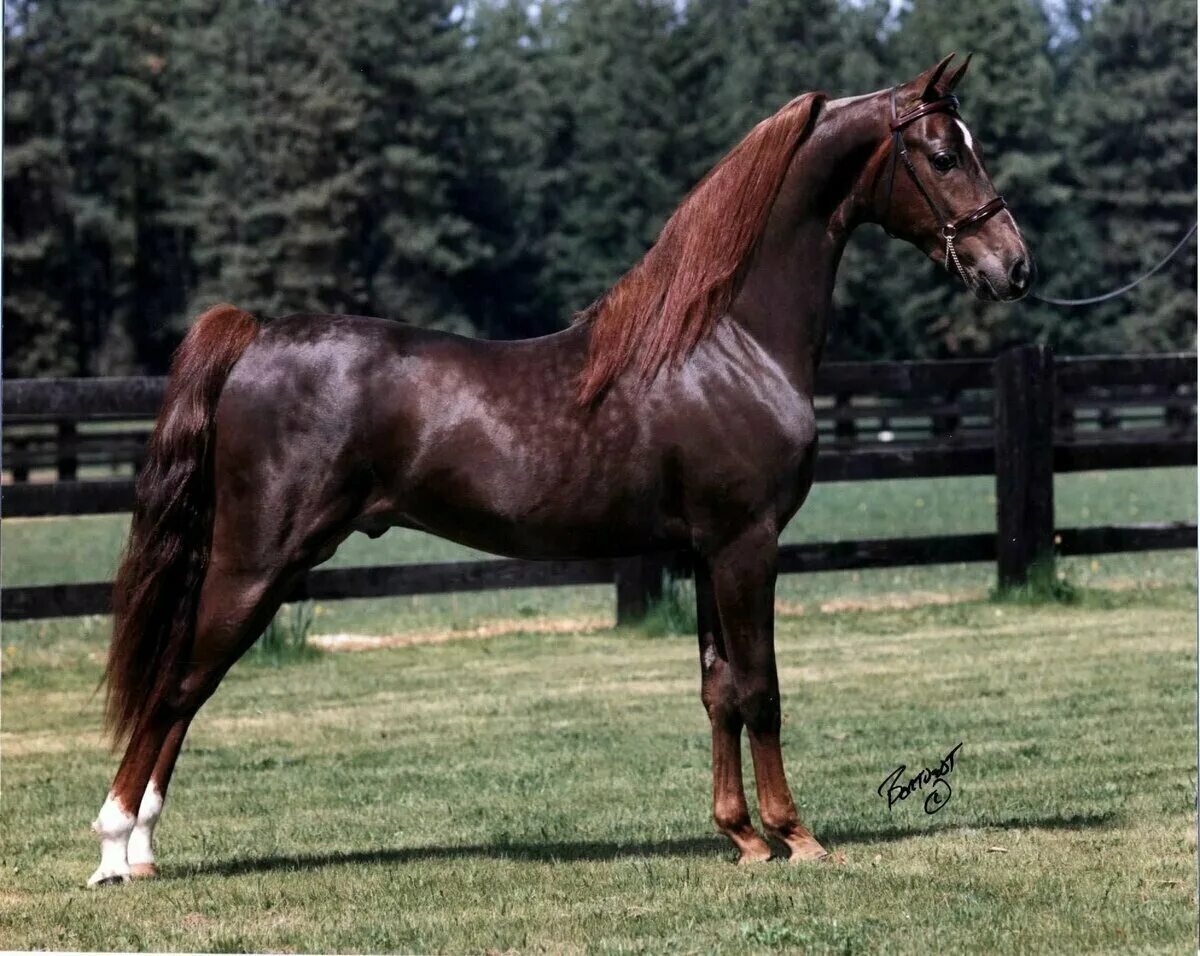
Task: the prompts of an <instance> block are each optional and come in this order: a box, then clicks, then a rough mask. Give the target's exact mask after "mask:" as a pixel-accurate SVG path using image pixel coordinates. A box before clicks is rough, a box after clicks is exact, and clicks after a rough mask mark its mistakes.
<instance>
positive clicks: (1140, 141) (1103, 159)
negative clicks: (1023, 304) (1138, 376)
mask: <svg viewBox="0 0 1200 956" xmlns="http://www.w3.org/2000/svg"><path fill="white" fill-rule="evenodd" d="M1080 46H1081V48H1082V53H1081V55H1080V58H1079V63H1078V65H1077V67H1076V69H1075V71H1074V73H1073V74H1072V76H1071V86H1070V89H1069V91H1068V94H1067V97H1066V103H1067V106H1068V109H1067V111H1066V113H1065V115H1064V117H1063V119H1062V122H1063V124H1064V127H1066V128H1067V129H1068V130H1069V132H1070V134H1071V139H1072V140H1073V144H1072V145H1073V146H1074V156H1075V161H1074V163H1073V166H1072V173H1073V181H1072V185H1073V186H1074V190H1073V195H1072V200H1073V205H1072V209H1071V210H1070V214H1071V215H1074V216H1076V217H1081V218H1083V219H1085V220H1086V221H1087V222H1088V223H1089V224H1091V226H1092V228H1093V230H1094V231H1095V232H1096V233H1098V240H1099V241H1098V242H1096V243H1095V245H1094V246H1092V247H1091V248H1089V250H1088V256H1089V258H1091V257H1094V258H1095V261H1098V262H1099V263H1100V264H1101V270H1100V275H1099V276H1097V275H1096V274H1095V271H1091V272H1088V273H1086V274H1084V275H1083V278H1082V279H1080V278H1078V276H1079V273H1078V272H1077V271H1076V270H1074V269H1072V268H1069V267H1067V265H1066V263H1064V268H1063V272H1062V276H1061V278H1060V277H1055V278H1056V279H1058V281H1056V282H1054V283H1053V284H1052V285H1051V288H1052V289H1053V290H1054V291H1055V293H1056V294H1059V295H1067V296H1072V295H1074V296H1086V295H1090V294H1092V293H1093V292H1095V291H1106V290H1107V289H1109V288H1112V287H1114V286H1117V285H1120V284H1123V283H1124V282H1126V281H1128V280H1130V279H1133V278H1134V277H1136V276H1137V275H1138V274H1140V273H1141V272H1142V271H1144V270H1145V269H1146V268H1148V267H1149V266H1150V265H1152V264H1154V263H1155V262H1157V261H1158V260H1159V259H1160V258H1161V257H1162V256H1164V255H1166V253H1167V252H1168V251H1169V250H1170V249H1171V247H1172V246H1174V244H1175V243H1176V242H1177V241H1178V240H1179V239H1180V238H1181V237H1182V236H1183V234H1184V232H1185V231H1186V230H1187V228H1188V226H1190V225H1191V224H1192V223H1193V222H1194V221H1195V219H1196V7H1195V4H1191V3H1186V2H1183V0H1161V2H1156V3H1152V4H1124V3H1117V2H1112V0H1109V2H1105V3H1101V4H1098V5H1097V6H1096V7H1095V9H1094V10H1093V11H1092V16H1091V18H1090V19H1089V20H1085V22H1084V24H1083V26H1082V28H1081V44H1080ZM1064 216H1066V213H1064ZM1062 311H1063V312H1064V313H1066V310H1062ZM1195 323H1196V243H1195V240H1194V239H1193V240H1192V241H1191V242H1189V244H1188V245H1187V247H1186V248H1185V249H1184V250H1183V251H1182V252H1181V254H1180V255H1179V256H1177V257H1176V259H1175V260H1174V261H1173V262H1172V263H1171V264H1170V265H1169V266H1168V267H1167V268H1165V269H1163V270H1162V271H1161V272H1159V273H1158V274H1157V275H1155V276H1153V277H1152V278H1150V279H1148V280H1147V281H1146V282H1144V283H1142V285H1140V286H1139V287H1138V288H1137V289H1135V290H1134V291H1133V292H1132V293H1130V294H1128V295H1127V296H1125V297H1123V298H1121V299H1119V300H1116V301H1114V302H1111V303H1106V304H1105V305H1102V306H1093V307H1089V308H1087V309H1080V310H1075V311H1072V312H1070V313H1066V314H1064V315H1063V323H1062V324H1063V326H1064V328H1063V332H1062V334H1061V335H1059V336H1057V339H1058V341H1059V342H1060V344H1061V345H1062V347H1065V348H1073V349H1075V350H1085V351H1115V350H1132V351H1139V352H1142V351H1161V350H1164V349H1180V348H1183V349H1191V348H1195V328H1196V325H1195Z"/></svg>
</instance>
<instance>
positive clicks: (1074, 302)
mask: <svg viewBox="0 0 1200 956" xmlns="http://www.w3.org/2000/svg"><path fill="white" fill-rule="evenodd" d="M1196 225H1197V223H1192V225H1191V228H1190V229H1188V231H1187V232H1185V233H1184V234H1183V238H1182V239H1180V240H1179V241H1178V242H1177V243H1175V248H1174V249H1172V250H1171V251H1170V252H1168V253H1167V254H1166V255H1165V256H1163V257H1162V258H1161V259H1160V260H1159V261H1158V262H1157V263H1156V264H1155V265H1154V266H1153V267H1152V268H1150V269H1148V270H1147V271H1145V272H1143V273H1142V274H1141V275H1140V276H1138V277H1137V278H1136V279H1134V280H1133V281H1132V282H1129V283H1126V284H1125V285H1123V286H1121V288H1119V289H1113V291H1112V292H1105V293H1104V294H1103V295H1094V296H1092V297H1091V298H1089V299H1055V298H1052V297H1050V296H1047V295H1038V294H1037V293H1036V292H1030V293H1029V298H1031V299H1037V300H1038V301H1039V302H1045V303H1046V304H1047V305H1065V306H1070V307H1074V306H1079V305H1095V304H1096V303H1097V302H1107V301H1108V300H1109V299H1115V298H1116V297H1117V296H1119V295H1124V294H1125V293H1126V292H1129V291H1130V290H1131V289H1135V288H1137V286H1139V285H1141V284H1142V283H1143V282H1145V281H1146V280H1147V279H1149V278H1150V277H1151V276H1152V275H1154V273H1156V272H1158V270H1159V269H1161V268H1162V267H1163V266H1165V265H1166V264H1167V263H1168V262H1170V261H1171V260H1172V259H1174V258H1175V256H1177V255H1178V254H1179V250H1180V249H1182V248H1183V247H1184V245H1186V244H1187V241H1188V240H1189V239H1191V238H1192V236H1193V235H1195V233H1196ZM947 248H950V246H949V240H947Z"/></svg>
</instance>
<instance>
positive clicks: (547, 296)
mask: <svg viewBox="0 0 1200 956" xmlns="http://www.w3.org/2000/svg"><path fill="white" fill-rule="evenodd" d="M467 39H468V49H469V55H468V56H465V57H464V60H465V85H466V87H467V89H468V90H469V91H470V92H469V95H468V96H467V97H466V102H465V116H466V129H465V136H466V141H467V142H466V146H467V148H466V149H465V150H464V155H463V163H464V166H463V168H462V170H461V174H460V175H457V176H456V177H455V190H454V194H453V196H452V199H453V202H454V205H455V208H456V209H458V210H459V211H460V213H461V215H463V216H464V217H465V218H466V219H468V220H469V221H470V222H471V223H472V224H473V226H474V228H475V229H477V230H478V233H479V237H480V247H479V249H480V253H481V254H480V255H479V257H478V259H477V261H476V262H475V263H474V264H473V265H472V266H471V267H469V268H467V269H465V270H464V271H463V272H462V273H461V274H460V275H459V276H458V277H457V278H456V281H455V285H456V287H457V289H458V298H459V300H460V301H461V303H462V306H463V308H464V309H465V311H466V313H467V316H468V318H469V319H470V321H471V324H472V326H473V327H474V328H475V329H476V330H477V331H478V332H480V333H481V334H483V335H486V336H489V337H524V336H531V335H538V334H541V333H545V332H550V331H553V330H554V329H556V328H558V327H559V326H560V325H561V323H562V321H563V319H564V318H565V316H564V315H563V311H562V305H561V303H559V302H558V301H557V300H556V299H555V297H554V296H553V294H552V290H551V289H550V288H549V286H548V283H547V282H545V281H544V280H545V276H544V274H543V273H544V269H545V259H546V251H545V244H546V234H547V230H548V226H549V222H550V218H549V217H550V215H551V214H552V209H551V208H550V206H551V203H552V202H553V200H552V198H551V197H550V195H549V191H548V184H549V182H550V181H551V180H552V178H553V176H554V171H553V170H551V169H549V168H548V154H549V150H550V131H549V113H550V106H551V96H550V93H549V91H548V89H547V87H546V80H547V78H548V69H549V64H548V62H547V61H548V51H547V48H546V44H545V40H544V37H543V35H542V30H541V28H540V25H539V23H538V22H537V20H536V19H535V18H534V17H533V16H531V13H530V9H529V6H528V4H526V3H524V2H522V0H498V2H495V3H484V4H482V5H480V7H479V8H478V10H477V11H476V12H475V13H474V15H473V16H472V18H471V20H470V21H469V26H468V37H467Z"/></svg>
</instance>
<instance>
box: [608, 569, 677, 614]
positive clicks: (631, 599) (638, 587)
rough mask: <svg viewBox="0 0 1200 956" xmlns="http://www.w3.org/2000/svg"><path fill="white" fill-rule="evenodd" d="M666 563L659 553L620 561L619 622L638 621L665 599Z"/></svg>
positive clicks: (618, 586) (618, 584) (618, 574)
mask: <svg viewBox="0 0 1200 956" xmlns="http://www.w3.org/2000/svg"><path fill="white" fill-rule="evenodd" d="M666 570H667V565H666V561H665V560H664V558H663V556H662V555H660V554H639V555H637V556H635V557H632V558H623V559H622V560H620V561H618V562H617V575H616V577H617V624H618V625H619V626H620V625H625V624H636V623H637V622H638V621H640V620H642V618H644V617H645V616H646V612H647V611H649V610H650V608H651V606H652V605H653V604H655V603H656V602H658V601H661V600H662V596H663V574H664V573H666Z"/></svg>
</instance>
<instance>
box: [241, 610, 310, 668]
mask: <svg viewBox="0 0 1200 956" xmlns="http://www.w3.org/2000/svg"><path fill="white" fill-rule="evenodd" d="M313 608H314V606H313V603H312V602H311V601H299V602H297V603H295V604H285V605H283V607H281V608H280V609H279V610H278V611H277V612H276V613H275V617H274V618H273V619H272V620H271V623H270V624H268V625H267V629H266V630H265V631H263V633H262V635H261V636H260V637H259V639H258V640H257V641H255V642H254V646H253V647H251V648H250V652H249V656H248V658H247V659H248V660H251V661H256V660H257V661H260V662H263V663H268V664H273V665H276V666H278V665H280V664H286V663H288V662H290V661H303V660H312V659H313V658H315V657H319V656H320V655H321V651H320V649H318V648H317V647H314V646H313V645H312V644H310V643H308V635H309V632H310V631H311V630H312V625H313V616H314V609H313Z"/></svg>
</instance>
